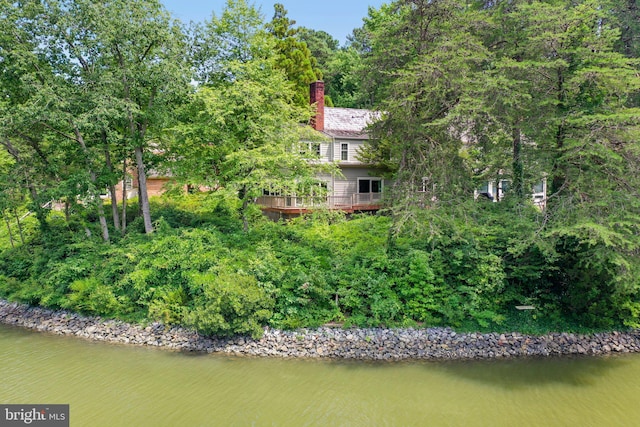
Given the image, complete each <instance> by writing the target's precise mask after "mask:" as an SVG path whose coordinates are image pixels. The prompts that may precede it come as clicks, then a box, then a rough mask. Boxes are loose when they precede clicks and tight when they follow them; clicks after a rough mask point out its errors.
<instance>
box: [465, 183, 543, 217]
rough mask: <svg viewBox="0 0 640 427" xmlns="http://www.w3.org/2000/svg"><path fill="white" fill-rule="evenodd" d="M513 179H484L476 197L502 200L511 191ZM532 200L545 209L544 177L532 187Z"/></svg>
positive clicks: (493, 200)
mask: <svg viewBox="0 0 640 427" xmlns="http://www.w3.org/2000/svg"><path fill="white" fill-rule="evenodd" d="M510 186H511V181H510V180H508V179H497V180H493V181H484V182H483V183H482V185H481V186H480V187H479V188H478V189H476V191H475V193H474V197H475V199H476V200H477V199H478V198H480V197H482V198H485V199H488V200H490V201H492V202H499V201H501V200H502V199H503V198H504V197H505V195H506V193H507V192H508V191H509V187H510ZM531 201H532V202H533V204H534V205H535V206H537V207H538V208H539V209H540V210H544V209H545V207H546V205H547V179H546V178H542V179H541V180H540V181H538V182H537V183H536V184H535V185H534V186H533V188H531Z"/></svg>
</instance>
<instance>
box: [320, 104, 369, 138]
mask: <svg viewBox="0 0 640 427" xmlns="http://www.w3.org/2000/svg"><path fill="white" fill-rule="evenodd" d="M379 118H380V113H378V112H377V111H371V110H362V109H357V108H336V107H324V130H323V132H324V133H325V134H327V135H329V136H332V137H334V138H344V139H368V138H369V136H368V134H367V132H366V128H367V126H368V125H369V124H371V123H373V122H374V121H375V120H377V119H379Z"/></svg>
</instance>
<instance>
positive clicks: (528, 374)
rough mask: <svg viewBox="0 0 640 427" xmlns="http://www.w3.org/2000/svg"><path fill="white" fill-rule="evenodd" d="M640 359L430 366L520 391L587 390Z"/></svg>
mask: <svg viewBox="0 0 640 427" xmlns="http://www.w3.org/2000/svg"><path fill="white" fill-rule="evenodd" d="M637 359H638V358H637V356H635V355H632V356H629V355H627V356H625V355H609V356H599V357H589V356H567V357H551V358H545V359H542V358H533V359H517V360H515V359H512V360H489V361H486V360H483V361H473V362H443V363H437V364H434V365H433V366H430V367H429V368H428V369H435V370H439V371H441V372H444V373H445V374H447V375H453V376H459V377H461V378H464V379H467V380H471V381H475V382H479V383H484V384H489V385H492V386H496V387H501V388H504V389H507V390H517V389H521V388H527V387H531V386H547V385H553V384H563V385H569V386H574V387H584V386H590V385H594V384H597V383H598V382H599V381H600V380H601V379H602V378H606V377H607V376H611V375H613V373H612V372H610V371H612V370H615V369H624V368H625V367H627V366H628V365H629V364H633V363H637Z"/></svg>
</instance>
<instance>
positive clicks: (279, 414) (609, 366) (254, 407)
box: [0, 325, 640, 427]
mask: <svg viewBox="0 0 640 427" xmlns="http://www.w3.org/2000/svg"><path fill="white" fill-rule="evenodd" d="M639 380H640V355H630V356H611V357H602V358H563V359H535V360H509V361H481V362H402V363H366V362H342V361H318V360H282V359H258V358H238V357H225V356H218V355H192V354H183V353H176V352H169V351H162V350H157V349H147V348H137V347H126V346H116V345H111V344H103V343H95V342H88V341H84V340H80V339H76V338H72V337H60V336H54V335H48V334H40V333H36V332H30V331H25V330H22V329H16V328H11V327H7V326H1V325H0V381H1V382H0V403H48V404H53V403H68V404H70V405H71V406H70V408H71V415H70V419H71V426H74V427H77V426H110V427H111V426H127V427H128V426H251V425H255V426H265V425H266V426H640V381H639Z"/></svg>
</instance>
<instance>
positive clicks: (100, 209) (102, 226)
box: [73, 126, 109, 243]
mask: <svg viewBox="0 0 640 427" xmlns="http://www.w3.org/2000/svg"><path fill="white" fill-rule="evenodd" d="M73 131H74V133H75V136H76V141H77V142H78V144H80V148H82V152H83V153H84V157H85V162H86V163H87V169H88V171H89V177H90V178H91V183H92V184H94V185H95V183H96V181H97V178H96V172H95V171H94V170H93V168H92V167H91V159H90V158H89V150H87V145H86V144H85V142H84V138H83V137H82V134H81V133H80V131H79V130H78V128H77V127H76V126H73ZM91 196H92V201H93V202H94V203H96V208H97V211H98V220H99V221H100V229H101V230H102V240H104V241H105V242H107V243H109V227H108V226H107V218H106V217H105V216H104V204H103V203H102V200H101V199H100V197H98V200H97V201H96V200H95V198H96V195H95V194H92V195H91Z"/></svg>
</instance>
